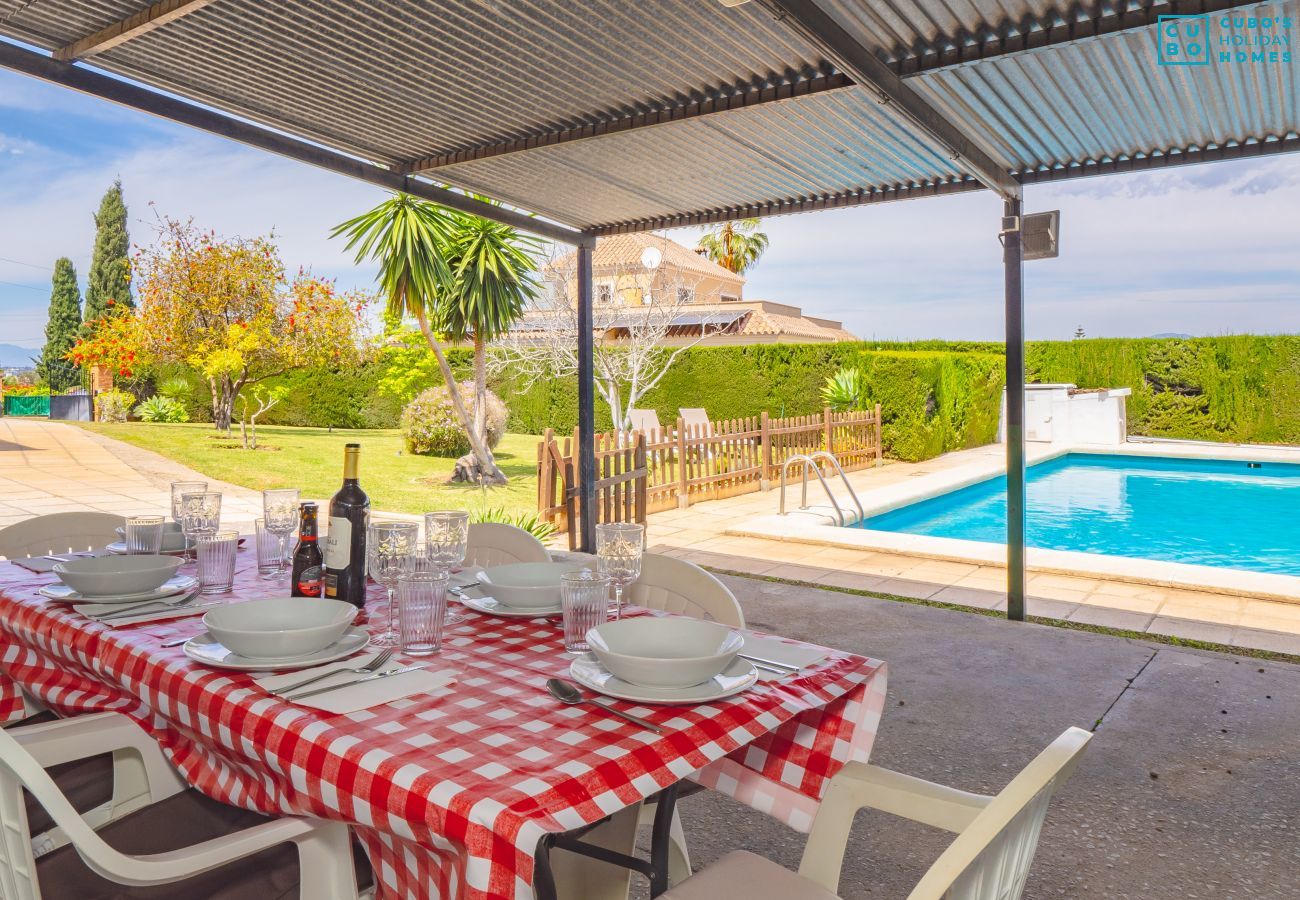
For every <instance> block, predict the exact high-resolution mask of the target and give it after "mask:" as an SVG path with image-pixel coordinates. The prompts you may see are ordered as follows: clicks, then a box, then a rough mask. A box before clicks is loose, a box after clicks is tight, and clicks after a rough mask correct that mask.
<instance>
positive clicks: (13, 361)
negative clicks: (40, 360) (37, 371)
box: [0, 344, 41, 368]
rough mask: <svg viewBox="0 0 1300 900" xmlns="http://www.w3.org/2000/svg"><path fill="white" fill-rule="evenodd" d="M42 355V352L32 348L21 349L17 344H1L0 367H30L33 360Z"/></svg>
mask: <svg viewBox="0 0 1300 900" xmlns="http://www.w3.org/2000/svg"><path fill="white" fill-rule="evenodd" d="M40 355H41V351H39V350H33V349H32V348H31V347H19V346H18V345H17V344H0V366H4V367H6V368H8V367H10V366H30V365H31V364H32V360H33V359H35V358H36V357H38V356H40Z"/></svg>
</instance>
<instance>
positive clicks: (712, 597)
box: [625, 553, 745, 628]
mask: <svg viewBox="0 0 1300 900" xmlns="http://www.w3.org/2000/svg"><path fill="white" fill-rule="evenodd" d="M625 599H626V600H627V602H629V603H633V604H635V605H637V606H644V607H646V608H647V609H662V610H664V611H665V612H671V613H678V614H679V615H684V616H692V617H694V618H697V619H712V620H714V621H715V622H720V623H722V624H723V625H730V626H731V627H733V628H744V627H745V614H744V612H742V611H741V609H740V603H739V602H737V600H736V595H735V594H733V593H731V591H730V590H728V589H727V586H726V585H725V584H723V583H722V582H721V581H719V580H718V579H716V578H714V577H713V576H712V575H710V574H709V573H708V572H706V571H704V570H703V569H701V568H700V567H699V566H697V565H695V564H694V563H689V562H687V561H686V560H684V559H677V558H675V557H672V556H664V555H662V554H660V553H647V554H645V555H644V556H643V557H642V558H641V576H640V577H639V578H637V580H636V581H634V582H633V583H632V586H631V587H629V588H628V591H627V594H626V595H625Z"/></svg>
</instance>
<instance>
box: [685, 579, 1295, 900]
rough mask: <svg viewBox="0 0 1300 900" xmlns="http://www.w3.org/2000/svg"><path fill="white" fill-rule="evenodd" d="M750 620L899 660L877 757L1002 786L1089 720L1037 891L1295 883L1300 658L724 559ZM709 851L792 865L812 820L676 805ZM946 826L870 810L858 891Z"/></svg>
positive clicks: (848, 886)
mask: <svg viewBox="0 0 1300 900" xmlns="http://www.w3.org/2000/svg"><path fill="white" fill-rule="evenodd" d="M723 580H724V581H726V583H727V584H728V586H730V587H731V589H732V590H733V591H734V592H735V593H736V595H737V597H738V598H739V599H740V602H741V604H742V606H743V607H744V609H745V614H746V616H747V617H748V619H749V622H750V624H752V625H753V626H754V627H757V628H766V629H771V630H773V631H777V632H780V633H782V634H787V635H790V636H792V637H798V638H803V639H806V640H812V641H817V642H821V643H826V644H830V645H833V646H837V647H843V648H845V649H850V650H854V651H856V652H860V653H866V654H870V655H872V656H876V657H878V658H881V659H884V660H886V661H887V662H888V663H889V698H888V701H887V704H886V709H885V715H884V719H883V722H882V726H881V731H880V735H879V738H878V740H877V742H876V745H875V750H874V753H873V761H874V762H876V763H878V764H880V765H884V766H887V767H889V768H894V769H898V770H901V771H904V772H908V773H910V774H913V775H917V776H920V777H923V778H928V779H932V780H936V781H940V782H943V783H946V784H950V785H953V786H955V787H960V788H964V789H967V790H974V791H981V792H994V791H996V790H998V789H1000V788H1001V787H1002V786H1004V785H1005V784H1006V782H1007V781H1008V780H1009V779H1010V778H1011V777H1012V776H1013V775H1014V774H1015V772H1016V771H1018V770H1019V768H1020V767H1021V766H1023V765H1024V764H1025V763H1027V762H1028V761H1029V760H1030V759H1031V758H1032V757H1033V755H1034V754H1035V753H1036V752H1037V751H1038V750H1039V749H1041V748H1042V747H1044V746H1046V745H1047V743H1048V742H1049V741H1051V739H1052V738H1054V737H1055V736H1056V735H1057V734H1058V733H1060V732H1061V731H1062V730H1063V729H1064V728H1066V727H1067V726H1069V725H1080V726H1083V727H1085V728H1092V727H1094V726H1096V735H1097V736H1096V738H1095V739H1094V740H1093V742H1092V746H1091V747H1090V749H1089V750H1088V752H1087V754H1086V755H1085V756H1084V758H1083V762H1082V764H1081V765H1080V768H1079V770H1078V772H1077V773H1076V775H1075V777H1074V779H1073V780H1072V781H1071V782H1070V783H1068V784H1067V785H1066V786H1065V788H1064V789H1063V790H1062V792H1061V793H1060V794H1059V795H1058V797H1057V800H1056V801H1055V803H1054V805H1053V807H1052V810H1051V812H1050V813H1049V816H1048V820H1047V824H1046V827H1045V828H1044V831H1043V836H1042V842H1041V845H1040V849H1039V853H1038V858H1037V862H1036V864H1035V867H1034V871H1033V874H1032V876H1031V878H1030V881H1029V885H1028V889H1027V891H1026V893H1025V896H1026V897H1027V898H1031V900H1032V898H1047V897H1081V898H1132V900H1139V898H1141V900H1159V898H1171V900H1187V898H1207V900H1208V898H1215V900H1217V898H1231V897H1252V898H1294V897H1296V896H1297V889H1296V887H1295V885H1294V879H1295V872H1296V865H1297V862H1300V829H1298V828H1297V822H1296V820H1297V817H1298V816H1300V667H1297V666H1295V665H1291V664H1288V663H1281V662H1260V661H1258V660H1252V659H1243V658H1240V657H1233V656H1229V655H1226V654H1218V653H1209V652H1203V651H1197V650H1188V649H1181V648H1173V647H1169V646H1164V645H1157V644H1151V643H1149V642H1146V641H1142V640H1136V639H1125V638H1118V637H1110V636H1106V635H1099V634H1090V633H1085V632H1078V631H1066V630H1063V629H1057V628H1051V627H1045V626H1039V625H1032V624H1018V623H1010V622H1006V621H1002V620H998V619H995V618H991V617H987V616H980V615H975V614H969V613H962V612H955V611H951V610H944V609H936V608H931V607H925V606H919V605H915V604H907V603H898V602H890V601H885V600H877V599H872V598H866V597H860V596H854V595H847V594H843V593H838V592H834V591H827V590H819V589H815V588H811V587H803V586H794V585H786V584H777V583H772V582H764V581H760V580H754V579H748V578H738V577H728V576H724V579H723ZM682 816H683V820H684V822H685V824H686V828H687V832H688V837H689V840H690V845H691V851H692V854H693V857H694V862H695V864H696V866H697V867H699V866H702V865H704V864H707V863H709V862H710V861H712V860H714V859H716V858H717V857H719V856H720V855H722V854H723V853H725V852H727V851H729V850H732V849H735V848H737V847H741V848H748V849H751V850H754V851H756V852H759V853H761V854H762V855H764V856H766V857H768V858H770V859H773V860H775V861H777V862H780V863H782V864H783V865H786V866H789V867H791V868H796V867H797V866H798V863H799V855H800V853H802V850H803V845H804V836H803V835H801V834H796V833H795V832H793V831H791V830H789V829H787V828H785V827H784V826H782V825H779V824H777V823H775V822H774V821H773V820H772V819H770V818H768V817H766V816H764V815H762V814H761V813H758V812H756V811H754V810H751V809H749V808H747V807H743V806H741V805H739V804H736V803H734V802H733V801H730V800H727V799H724V798H722V797H720V796H718V795H716V794H712V793H704V794H699V795H695V796H692V797H689V798H687V799H686V800H685V801H683V804H682ZM947 840H948V837H947V836H945V835H943V834H941V833H938V832H935V831H932V830H930V829H926V828H923V827H920V826H913V825H911V824H910V823H904V822H900V821H899V820H896V819H890V818H888V817H885V816H882V815H878V814H874V813H863V814H862V815H860V816H859V818H858V823H857V827H856V829H855V830H854V833H853V838H852V840H851V842H850V846H849V852H848V856H847V862H846V865H845V868H844V879H843V881H842V883H841V892H842V894H843V896H844V897H846V898H864V897H872V898H883V897H898V898H901V897H905V896H906V895H907V892H908V891H909V890H910V888H911V887H912V886H913V885H914V884H915V882H916V880H917V879H918V878H919V877H920V875H921V873H923V872H924V871H925V869H926V867H927V866H928V865H929V864H930V863H931V862H932V861H933V860H934V859H935V858H936V857H937V856H938V854H939V853H940V852H941V851H942V849H943V847H944V846H945V845H946V842H947Z"/></svg>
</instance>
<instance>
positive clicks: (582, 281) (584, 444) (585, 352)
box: [578, 237, 596, 553]
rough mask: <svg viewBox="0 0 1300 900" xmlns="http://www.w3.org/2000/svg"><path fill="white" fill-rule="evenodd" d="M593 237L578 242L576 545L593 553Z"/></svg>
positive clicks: (594, 423) (594, 376) (594, 495)
mask: <svg viewBox="0 0 1300 900" xmlns="http://www.w3.org/2000/svg"><path fill="white" fill-rule="evenodd" d="M595 250H596V239H595V238H594V237H587V238H584V239H583V241H582V243H580V244H579V245H578V484H579V485H580V487H581V493H580V494H579V496H578V523H579V525H580V526H581V529H582V530H581V532H580V533H579V543H578V548H579V549H580V550H582V551H583V552H584V553H595V552H596V371H595V359H594V352H595V351H594V346H593V345H594V341H595V334H594V331H595V326H594V324H593V319H592V309H591V304H592V297H593V294H594V289H593V287H592V282H591V279H592V256H593V255H594V253H595Z"/></svg>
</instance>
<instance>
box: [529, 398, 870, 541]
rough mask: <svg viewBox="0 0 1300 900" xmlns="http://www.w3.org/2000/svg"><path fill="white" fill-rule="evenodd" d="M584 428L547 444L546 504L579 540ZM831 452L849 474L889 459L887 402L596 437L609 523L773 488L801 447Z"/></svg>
mask: <svg viewBox="0 0 1300 900" xmlns="http://www.w3.org/2000/svg"><path fill="white" fill-rule="evenodd" d="M577 447H578V430H577V429H576V428H575V429H574V430H573V433H572V434H571V435H565V436H564V437H563V438H561V437H559V436H557V435H556V434H555V432H554V431H552V430H551V429H549V428H548V429H547V430H546V432H545V434H543V435H542V440H541V442H540V443H539V444H538V446H537V511H538V513H539V514H540V516H541V517H542V518H543V519H545V520H546V521H548V522H551V523H553V524H555V525H556V527H557V528H560V529H562V530H568V532H569V537H570V545H571V546H572V545H573V544H574V542H575V540H576V534H577V525H576V518H577V516H576V498H577V496H578V488H579V479H578V466H577V460H576V459H575V457H574V454H575V452H576V451H577ZM817 450H827V451H830V452H831V453H833V454H834V455H835V456H836V457H837V458H838V459H839V461H840V465H841V466H842V467H843V468H844V470H845V471H846V472H850V471H853V470H855V469H864V468H867V467H868V466H874V465H879V463H880V460H881V442H880V405H879V404H877V405H876V408H875V409H874V410H873V411H871V412H847V413H837V412H833V411H832V410H831V409H830V408H829V407H828V408H826V409H824V410H822V412H821V413H820V414H817V415H808V416H791V417H787V418H771V417H769V416H768V414H767V413H762V414H761V415H758V416H749V417H746V418H740V419H722V420H718V421H713V422H709V423H707V424H704V425H689V424H687V423H686V422H684V421H683V420H682V419H680V418H679V419H678V420H677V422H676V423H675V424H673V425H670V426H667V427H665V428H660V429H654V430H651V431H648V432H641V431H624V432H612V433H608V434H598V435H596V471H597V472H598V473H599V482H598V483H597V492H596V497H597V512H598V514H599V521H601V522H644V521H645V517H646V515H647V514H648V513H652V512H658V511H659V510H663V509H672V508H684V507H687V506H690V505H691V504H692V503H694V502H696V501H699V500H718V499H721V498H723V497H732V496H735V495H736V494H747V493H750V492H753V491H759V490H768V489H769V488H770V487H772V486H773V485H774V484H776V483H777V482H779V481H780V478H781V467H782V466H783V465H784V464H785V461H786V460H787V459H789V458H790V457H791V456H794V455H796V454H801V453H802V454H807V453H812V452H814V451H817Z"/></svg>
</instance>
